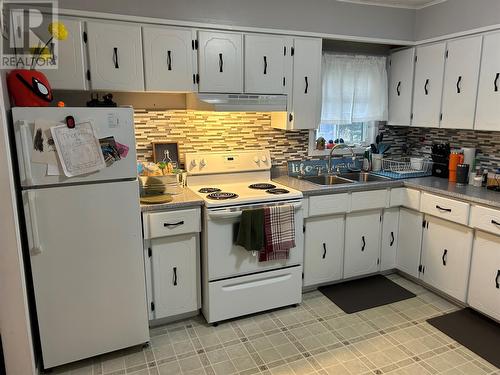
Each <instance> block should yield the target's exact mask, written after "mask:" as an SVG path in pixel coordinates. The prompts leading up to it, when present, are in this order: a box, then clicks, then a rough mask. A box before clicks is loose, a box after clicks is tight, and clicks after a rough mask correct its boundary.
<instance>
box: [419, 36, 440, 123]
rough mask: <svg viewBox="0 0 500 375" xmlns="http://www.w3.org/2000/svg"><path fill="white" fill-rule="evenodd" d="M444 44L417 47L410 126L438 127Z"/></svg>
mask: <svg viewBox="0 0 500 375" xmlns="http://www.w3.org/2000/svg"><path fill="white" fill-rule="evenodd" d="M445 52H446V45H445V43H438V44H432V45H428V46H424V47H417V49H416V56H417V60H416V62H415V84H414V88H413V120H412V125H414V126H423V127H435V128H437V127H439V118H440V115H441V94H442V92H443V77H444V59H445Z"/></svg>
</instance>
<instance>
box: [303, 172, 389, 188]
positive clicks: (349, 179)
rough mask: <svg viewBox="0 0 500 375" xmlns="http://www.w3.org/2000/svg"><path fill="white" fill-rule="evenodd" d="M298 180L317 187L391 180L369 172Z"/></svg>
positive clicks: (309, 177) (305, 177)
mask: <svg viewBox="0 0 500 375" xmlns="http://www.w3.org/2000/svg"><path fill="white" fill-rule="evenodd" d="M297 178H298V179H300V180H304V181H309V182H312V183H313V184H317V185H341V184H354V183H356V182H377V181H388V180H390V178H389V177H382V176H377V175H374V174H372V173H369V172H347V173H340V174H335V175H320V176H299V177H297Z"/></svg>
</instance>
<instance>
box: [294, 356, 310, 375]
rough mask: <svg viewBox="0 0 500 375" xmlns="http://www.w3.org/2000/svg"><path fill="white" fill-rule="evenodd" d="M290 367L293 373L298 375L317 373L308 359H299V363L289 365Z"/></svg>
mask: <svg viewBox="0 0 500 375" xmlns="http://www.w3.org/2000/svg"><path fill="white" fill-rule="evenodd" d="M288 366H289V367H290V368H291V369H292V371H293V373H294V374H296V375H306V374H310V373H312V372H316V370H315V369H314V367H312V366H311V364H310V363H309V362H308V361H307V360H306V359H304V358H303V359H299V360H298V361H295V362H291V363H288Z"/></svg>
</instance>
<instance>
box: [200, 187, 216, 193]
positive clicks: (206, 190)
mask: <svg viewBox="0 0 500 375" xmlns="http://www.w3.org/2000/svg"><path fill="white" fill-rule="evenodd" d="M218 191H220V189H219V188H214V187H204V188H201V189H200V190H198V193H202V194H208V193H216V192H218Z"/></svg>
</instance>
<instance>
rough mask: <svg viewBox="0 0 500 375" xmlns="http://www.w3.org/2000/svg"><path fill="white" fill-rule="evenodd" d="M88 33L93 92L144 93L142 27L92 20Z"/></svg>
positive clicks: (89, 23)
mask: <svg viewBox="0 0 500 375" xmlns="http://www.w3.org/2000/svg"><path fill="white" fill-rule="evenodd" d="M87 33H88V49H89V67H90V80H91V86H92V89H93V90H124V91H143V90H144V75H143V65H142V41H141V27H140V26H136V25H133V24H128V23H114V22H104V21H89V22H87Z"/></svg>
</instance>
